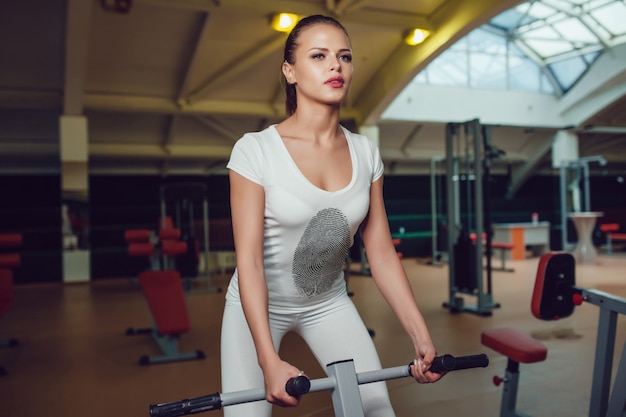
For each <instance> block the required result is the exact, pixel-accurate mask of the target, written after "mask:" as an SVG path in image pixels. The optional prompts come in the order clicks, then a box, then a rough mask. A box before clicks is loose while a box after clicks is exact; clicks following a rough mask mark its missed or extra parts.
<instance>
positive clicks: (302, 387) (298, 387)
mask: <svg viewBox="0 0 626 417" xmlns="http://www.w3.org/2000/svg"><path fill="white" fill-rule="evenodd" d="M310 389H311V381H310V380H309V378H307V377H306V376H304V375H300V376H297V377H295V378H289V379H288V380H287V384H286V385H285V390H286V391H287V394H289V395H291V396H292V397H298V396H300V395H302V394H306V393H308V392H309V390H310Z"/></svg>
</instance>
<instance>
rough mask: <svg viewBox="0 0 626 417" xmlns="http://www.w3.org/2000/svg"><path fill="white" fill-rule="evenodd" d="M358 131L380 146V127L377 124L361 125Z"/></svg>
mask: <svg viewBox="0 0 626 417" xmlns="http://www.w3.org/2000/svg"><path fill="white" fill-rule="evenodd" d="M359 133H360V134H362V135H365V136H367V137H368V138H369V139H370V140H371V141H372V142H374V143H375V144H376V146H378V147H379V148H380V129H379V128H378V126H372V125H370V126H361V127H359Z"/></svg>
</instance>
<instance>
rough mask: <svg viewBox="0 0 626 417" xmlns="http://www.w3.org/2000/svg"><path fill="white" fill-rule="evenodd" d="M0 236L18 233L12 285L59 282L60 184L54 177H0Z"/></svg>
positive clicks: (60, 271)
mask: <svg viewBox="0 0 626 417" xmlns="http://www.w3.org/2000/svg"><path fill="white" fill-rule="evenodd" d="M0 189H1V190H2V191H3V192H2V198H0V233H21V234H22V236H23V244H22V246H21V247H19V248H3V249H0V250H2V251H4V252H19V253H20V255H21V258H22V261H21V266H20V267H18V268H16V269H15V271H14V280H15V282H18V283H19V282H48V281H61V280H62V258H61V192H60V189H61V180H60V177H59V176H58V175H45V176H0Z"/></svg>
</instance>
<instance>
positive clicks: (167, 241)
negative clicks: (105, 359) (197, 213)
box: [125, 229, 205, 365]
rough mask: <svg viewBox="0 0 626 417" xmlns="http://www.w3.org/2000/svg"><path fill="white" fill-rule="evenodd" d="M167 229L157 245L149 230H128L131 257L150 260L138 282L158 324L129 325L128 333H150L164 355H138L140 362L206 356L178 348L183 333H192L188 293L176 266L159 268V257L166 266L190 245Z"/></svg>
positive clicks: (173, 231)
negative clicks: (141, 326)
mask: <svg viewBox="0 0 626 417" xmlns="http://www.w3.org/2000/svg"><path fill="white" fill-rule="evenodd" d="M163 230H168V232H165V233H161V234H160V236H161V237H164V239H161V241H160V242H159V243H158V244H157V243H155V242H154V239H153V235H152V233H151V232H150V231H149V230H145V229H131V230H127V231H126V233H125V238H126V241H127V242H128V254H129V255H130V256H139V257H148V258H150V260H151V265H152V270H148V271H144V272H142V273H140V274H139V283H140V285H141V289H142V291H143V294H144V296H145V298H146V301H147V302H148V307H149V308H150V312H151V313H152V318H153V320H154V323H155V325H154V326H153V327H146V328H132V327H131V328H128V329H126V335H129V336H132V335H136V334H147V333H149V334H151V335H152V337H153V338H154V340H155V341H156V343H157V345H158V346H159V348H160V349H161V352H162V355H160V356H149V355H143V356H141V357H140V358H139V364H140V365H150V364H155V363H164V362H174V361H182V360H194V359H204V357H205V355H204V352H203V351H201V350H196V351H195V352H186V353H181V352H179V351H178V342H179V339H180V336H181V335H182V334H184V333H189V331H190V330H191V325H190V323H189V315H188V311H187V304H186V302H185V293H184V289H183V282H182V279H181V277H180V273H179V272H178V271H176V270H174V269H162V270H161V269H159V265H160V264H159V259H158V258H159V257H161V258H163V265H164V266H165V265H166V264H167V263H168V262H167V260H168V259H172V258H173V257H174V256H176V255H179V254H182V253H185V252H186V251H187V244H186V243H185V242H181V241H178V240H175V239H177V238H178V237H179V236H180V231H179V232H178V234H177V233H176V232H175V230H178V229H163Z"/></svg>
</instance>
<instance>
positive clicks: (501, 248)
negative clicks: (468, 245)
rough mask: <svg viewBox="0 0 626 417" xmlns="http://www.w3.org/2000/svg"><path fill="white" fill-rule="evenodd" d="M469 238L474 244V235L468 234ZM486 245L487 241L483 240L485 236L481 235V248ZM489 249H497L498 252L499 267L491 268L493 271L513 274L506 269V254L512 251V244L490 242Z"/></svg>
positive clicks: (510, 270)
mask: <svg viewBox="0 0 626 417" xmlns="http://www.w3.org/2000/svg"><path fill="white" fill-rule="evenodd" d="M470 238H471V239H472V242H476V233H470ZM486 244H487V241H486V240H485V234H484V233H483V247H484V246H485V245H486ZM491 249H497V250H498V251H500V261H501V262H500V267H498V268H492V269H493V270H496V271H505V272H514V271H515V270H514V269H513V268H507V267H506V252H507V251H512V250H513V244H512V243H505V242H491Z"/></svg>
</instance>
